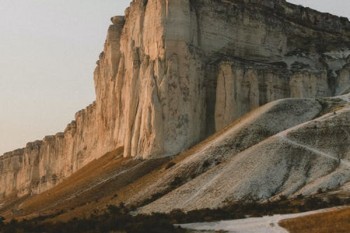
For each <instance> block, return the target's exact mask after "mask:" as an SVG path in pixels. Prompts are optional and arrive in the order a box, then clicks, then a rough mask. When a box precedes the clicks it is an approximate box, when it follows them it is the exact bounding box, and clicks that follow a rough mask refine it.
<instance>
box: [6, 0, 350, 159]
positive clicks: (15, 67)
mask: <svg viewBox="0 0 350 233" xmlns="http://www.w3.org/2000/svg"><path fill="white" fill-rule="evenodd" d="M174 1H175V0H174ZM129 2H130V0H84V1H81V0H70V1H65V0H0V155H1V154H2V153H3V152H6V151H10V150H13V149H17V148H20V147H23V146H25V144H26V143H27V142H29V141H34V140H37V139H42V138H43V137H44V136H45V135H50V134H55V133H56V132H59V131H63V130H64V128H65V127H66V125H67V123H69V122H70V121H71V120H73V119H74V114H75V112H77V111H78V110H80V109H82V108H84V107H85V106H87V105H88V104H90V103H91V102H92V101H93V100H94V98H95V95H94V88H93V75H92V74H93V70H94V68H95V62H96V60H97V58H98V55H99V53H100V52H101V51H102V49H103V43H104V39H105V36H106V31H107V28H108V25H109V24H110V21H109V18H110V17H111V16H113V15H120V14H123V12H124V9H125V8H126V7H127V6H128V5H129ZM290 2H293V3H296V4H303V5H305V6H310V7H312V8H315V9H319V10H320V11H328V12H332V13H333V14H337V15H342V16H346V17H350V1H349V0H333V1H329V0H291V1H290Z"/></svg>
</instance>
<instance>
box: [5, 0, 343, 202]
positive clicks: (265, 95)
mask: <svg viewBox="0 0 350 233" xmlns="http://www.w3.org/2000/svg"><path fill="white" fill-rule="evenodd" d="M112 22H113V25H111V26H110V28H109V30H108V35H107V40H106V43H105V48H104V51H103V52H102V53H101V55H100V59H99V61H98V62H97V67H96V70H95V73H94V81H95V90H96V102H95V103H94V104H92V105H91V106H89V107H88V108H87V109H85V110H82V111H80V112H78V113H77V115H76V119H75V121H73V122H72V123H71V124H70V125H68V127H67V129H66V130H65V132H64V133H59V134H57V135H55V136H50V137H46V138H45V139H44V140H42V141H37V142H34V143H29V144H28V145H27V147H26V148H24V149H21V150H17V151H15V152H10V153H7V154H5V155H4V156H2V157H1V158H0V183H1V185H0V195H2V196H3V197H5V196H10V195H26V194H31V193H39V192H42V191H44V190H46V189H48V188H50V187H52V186H54V185H55V184H56V183H58V182H60V181H62V179H64V178H65V177H67V176H69V175H70V174H72V173H73V172H75V171H77V170H78V169H79V168H81V167H83V166H84V165H86V164H87V163H89V162H91V161H93V160H94V159H96V158H98V157H100V156H102V155H103V154H105V153H106V152H108V151H112V150H114V149H116V148H117V147H120V146H123V147H124V156H125V157H142V158H150V157H157V156H167V155H174V154H176V153H179V152H181V151H182V150H185V149H186V148H188V147H190V146H192V145H194V144H195V143H197V142H199V141H200V140H201V139H203V138H205V137H207V136H208V135H210V134H212V133H214V132H215V131H216V130H219V129H222V128H223V127H225V126H226V125H227V124H228V123H230V122H231V121H232V120H235V119H237V118H238V117H239V116H241V115H242V114H244V113H246V112H248V111H250V110H252V109H254V108H256V107H258V106H260V105H263V104H265V103H267V102H269V101H272V100H276V99H280V98H286V97H294V98H299V97H323V96H332V95H336V94H340V93H344V92H346V91H348V90H349V88H350V80H349V79H350V78H349V65H348V64H349V60H350V59H349V55H350V50H349V48H350V23H349V21H348V20H347V19H345V18H338V17H336V16H332V15H330V14H321V13H319V12H316V11H314V10H311V9H307V8H302V7H299V6H295V5H292V4H289V3H287V2H285V1H283V0H279V1H272V0H225V1H224V0H196V1H194V0H148V1H147V0H134V1H133V2H132V3H131V5H130V7H129V8H128V9H127V10H126V12H125V17H113V18H112Z"/></svg>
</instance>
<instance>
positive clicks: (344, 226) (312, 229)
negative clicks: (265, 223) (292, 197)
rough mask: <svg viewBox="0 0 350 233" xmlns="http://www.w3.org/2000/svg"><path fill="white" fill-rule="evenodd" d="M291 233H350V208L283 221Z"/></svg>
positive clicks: (283, 224) (281, 223) (282, 224)
mask: <svg viewBox="0 0 350 233" xmlns="http://www.w3.org/2000/svg"><path fill="white" fill-rule="evenodd" d="M280 225H281V226H282V227H284V228H286V229H288V231H289V232H290V233H349V232H350V208H345V209H340V210H335V211H330V212H325V213H318V214H314V215H309V216H305V217H300V218H295V219H288V220H283V221H281V222H280Z"/></svg>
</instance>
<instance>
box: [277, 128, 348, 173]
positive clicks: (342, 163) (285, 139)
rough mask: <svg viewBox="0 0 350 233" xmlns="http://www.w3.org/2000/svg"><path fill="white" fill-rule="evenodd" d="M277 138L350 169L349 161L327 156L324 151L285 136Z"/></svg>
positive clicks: (281, 135)
mask: <svg viewBox="0 0 350 233" xmlns="http://www.w3.org/2000/svg"><path fill="white" fill-rule="evenodd" d="M277 136H278V137H279V138H280V140H281V141H284V142H286V143H288V144H291V145H293V146H296V147H299V148H303V149H305V150H307V151H310V152H312V153H314V154H317V155H320V156H322V157H325V158H328V159H331V160H335V161H337V162H339V164H341V165H345V166H346V167H350V162H349V161H348V160H344V159H340V158H337V157H335V156H332V155H330V154H327V153H325V152H323V151H320V150H317V149H315V148H313V147H310V146H308V145H304V144H301V143H299V142H296V141H293V140H291V139H289V138H288V137H287V136H285V135H283V134H278V135H277Z"/></svg>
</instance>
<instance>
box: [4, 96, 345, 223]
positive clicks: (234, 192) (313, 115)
mask: <svg viewBox="0 0 350 233" xmlns="http://www.w3.org/2000/svg"><path fill="white" fill-rule="evenodd" d="M349 98H350V95H345V96H340V97H334V98H323V99H318V100H315V99H282V100H278V101H274V102H271V103H269V104H266V105H264V106H262V107H260V108H258V109H256V110H254V111H252V112H251V113H248V114H247V115H245V116H243V117H242V118H240V119H239V120H237V121H235V122H233V123H232V124H231V125H229V126H227V127H226V128H224V129H223V130H221V131H219V132H218V133H216V134H214V135H213V136H212V137H210V138H208V139H206V140H205V141H203V142H202V143H200V144H198V145H196V146H195V147H193V148H191V149H189V150H187V151H185V152H183V153H181V154H179V155H177V156H175V157H173V158H171V157H169V158H163V159H152V160H135V159H125V158H122V157H121V156H122V154H121V153H122V148H121V149H119V150H117V151H115V152H113V153H108V154H106V155H105V156H103V157H102V158H101V159H99V160H96V161H94V162H92V163H91V164H89V165H87V166H86V167H84V168H83V169H81V170H80V171H79V172H78V173H76V174H74V175H73V176H71V177H70V178H68V179H67V180H65V181H64V182H63V183H61V184H60V185H58V186H56V187H55V188H53V189H51V190H49V191H46V192H44V193H42V194H38V195H34V196H31V197H27V198H26V199H24V200H21V202H20V203H16V204H15V205H9V206H6V205H5V206H4V207H3V209H2V210H0V215H4V216H5V217H17V218H28V217H34V216H38V215H49V214H51V215H52V214H53V215H54V217H53V219H52V220H68V219H71V218H73V217H83V216H90V215H91V214H92V213H95V214H96V213H100V212H103V211H104V210H105V209H106V208H107V206H108V205H119V204H120V203H122V202H123V203H126V204H127V205H131V206H135V207H138V210H137V211H138V212H139V213H150V212H170V211H171V210H174V209H182V210H186V211H188V210H193V209H202V208H217V207H220V206H223V205H225V204H226V203H230V202H235V201H251V200H254V201H264V200H268V199H270V200H271V199H272V200H273V199H274V198H278V197H279V196H280V195H285V196H287V197H295V196H297V195H299V194H303V195H306V196H307V195H311V194H315V193H318V192H319V190H322V191H323V192H324V193H327V192H333V193H334V191H336V192H337V193H339V194H342V195H344V194H348V193H349V192H350V189H349V186H350V185H349V184H350V172H349V169H350V157H349V156H350V155H349V154H348V152H347V151H349V149H350V148H349V145H350V143H349V140H350V135H349V134H348V132H350V131H349V130H350V104H349ZM118 156H119V157H118Z"/></svg>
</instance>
